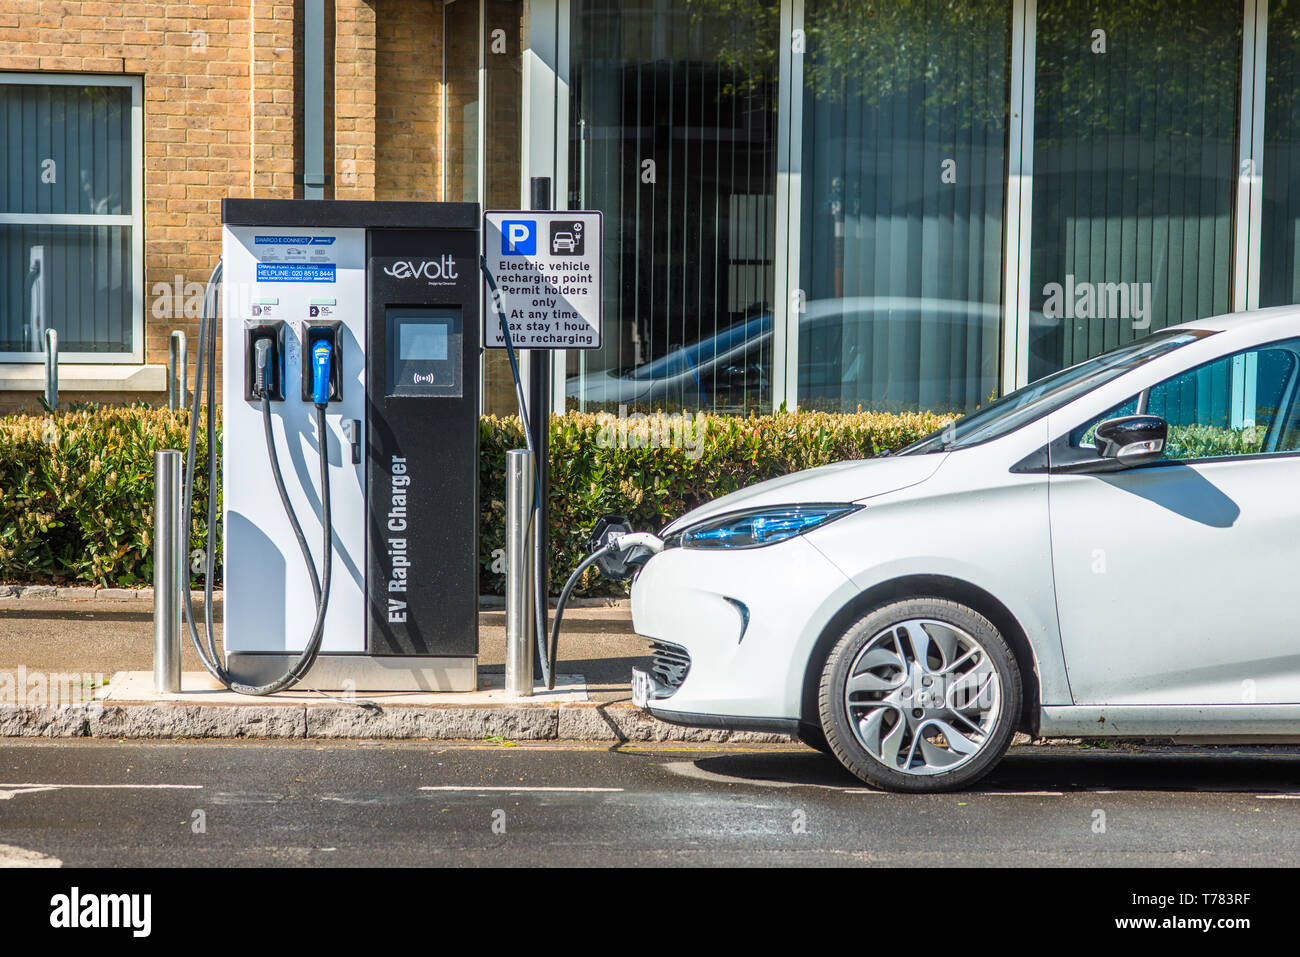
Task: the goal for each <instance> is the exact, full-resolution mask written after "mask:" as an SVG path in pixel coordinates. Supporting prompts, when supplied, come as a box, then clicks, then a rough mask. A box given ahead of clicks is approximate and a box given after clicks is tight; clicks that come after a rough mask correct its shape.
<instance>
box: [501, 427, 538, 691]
mask: <svg viewBox="0 0 1300 957" xmlns="http://www.w3.org/2000/svg"><path fill="white" fill-rule="evenodd" d="M532 517H533V454H532V453H531V452H529V451H528V450H527V449H511V450H510V451H509V452H507V453H506V693H507V694H510V695H513V696H515V697H519V698H526V697H530V696H531V695H532V693H533V646H534V643H535V641H536V635H535V633H534V629H535V620H534V618H533V527H532V521H531V519H532Z"/></svg>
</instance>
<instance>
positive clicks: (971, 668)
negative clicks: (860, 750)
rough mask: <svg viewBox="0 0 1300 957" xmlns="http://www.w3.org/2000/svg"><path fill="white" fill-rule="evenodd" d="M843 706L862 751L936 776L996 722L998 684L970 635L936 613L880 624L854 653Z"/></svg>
mask: <svg viewBox="0 0 1300 957" xmlns="http://www.w3.org/2000/svg"><path fill="white" fill-rule="evenodd" d="M844 690H845V694H844V708H845V712H846V714H847V716H848V719H849V725H850V727H852V728H853V732H854V734H855V735H856V736H857V739H858V741H859V742H860V743H861V744H862V746H863V747H864V748H866V749H867V752H868V753H869V754H870V755H871V756H872V757H873V758H875V759H876V760H877V761H879V762H880V763H881V764H883V765H885V767H887V768H890V769H892V770H895V771H902V772H904V773H906V774H937V773H939V772H941V771H951V770H953V769H955V768H957V767H960V766H961V765H963V764H965V763H966V762H967V761H969V760H970V759H971V758H973V757H974V756H975V755H976V754H978V753H979V751H980V748H982V747H983V746H984V745H985V744H986V743H987V742H988V740H989V735H990V733H991V732H992V730H993V727H994V725H995V724H996V723H997V717H998V704H999V701H1000V698H1001V682H1000V681H999V680H998V673H997V670H996V669H995V668H994V667H993V664H992V661H991V659H990V658H989V654H988V652H987V651H985V650H984V647H983V646H982V645H981V644H980V643H979V642H978V641H976V640H975V639H974V638H973V637H972V636H971V635H969V634H967V633H966V632H965V631H963V630H961V629H960V628H957V627H955V626H953V625H949V624H947V623H945V622H941V621H935V620H934V619H928V620H927V619H924V618H913V619H910V620H909V621H904V622H900V623H899V624H897V625H894V626H891V627H889V628H886V629H885V630H884V631H881V632H880V633H879V634H877V635H876V636H875V637H873V638H872V639H871V640H870V641H868V642H867V644H866V645H865V646H864V647H863V649H862V650H861V651H860V652H858V656H857V658H856V660H855V661H854V662H853V666H852V667H851V668H850V669H849V674H848V676H847V678H846V683H845V689H844Z"/></svg>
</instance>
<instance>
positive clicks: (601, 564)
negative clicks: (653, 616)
mask: <svg viewBox="0 0 1300 957" xmlns="http://www.w3.org/2000/svg"><path fill="white" fill-rule="evenodd" d="M587 548H588V550H589V551H590V554H588V555H587V557H586V558H584V559H583V560H582V561H581V562H579V563H578V567H577V568H575V569H574V570H573V574H572V575H570V576H569V580H568V581H567V582H565V583H564V588H563V589H562V590H561V591H560V600H559V601H558V602H556V604H555V620H554V622H553V623H552V625H551V643H550V647H549V648H548V649H547V659H548V662H549V664H550V669H549V670H548V671H547V672H546V674H547V675H549V676H550V680H549V682H548V684H547V687H548V688H553V687H554V686H555V658H556V655H557V654H558V652H559V647H560V621H561V620H562V619H563V618H564V606H565V605H567V604H568V603H569V596H570V595H571V594H573V588H574V586H575V585H577V584H578V579H579V578H581V577H582V573H583V572H584V571H586V570H587V569H588V568H590V567H591V566H592V565H595V566H596V569H597V571H599V572H600V573H601V574H602V575H604V576H605V577H606V578H612V579H616V580H618V579H624V578H631V577H632V576H633V575H634V574H635V573H636V570H637V569H639V568H640V567H641V566H642V565H644V564H645V563H646V562H648V561H649V560H650V559H651V558H653V557H654V556H655V555H658V554H659V553H660V552H662V551H663V550H664V543H663V539H661V538H659V537H658V536H657V535H652V534H651V533H649V532H634V531H632V523H631V522H629V521H628V520H627V518H626V517H625V516H622V515H604V516H602V517H601V518H600V519H599V520H598V521H597V522H596V526H595V528H593V529H592V531H591V535H590V536H589V537H588V539H587Z"/></svg>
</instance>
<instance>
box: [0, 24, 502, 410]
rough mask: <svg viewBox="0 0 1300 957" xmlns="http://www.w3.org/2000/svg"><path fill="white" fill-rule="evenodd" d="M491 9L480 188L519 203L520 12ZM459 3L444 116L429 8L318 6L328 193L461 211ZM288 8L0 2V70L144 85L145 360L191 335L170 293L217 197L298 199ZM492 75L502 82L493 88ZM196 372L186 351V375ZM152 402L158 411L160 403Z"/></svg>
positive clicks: (202, 240) (439, 29) (27, 401)
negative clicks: (325, 22) (131, 78)
mask: <svg viewBox="0 0 1300 957" xmlns="http://www.w3.org/2000/svg"><path fill="white" fill-rule="evenodd" d="M487 2H488V13H489V15H490V17H491V19H492V21H493V23H497V21H500V22H501V23H502V24H504V26H505V28H506V29H507V31H508V33H509V39H510V49H509V51H508V54H507V55H506V56H505V57H504V58H502V57H501V56H497V57H495V58H493V59H491V60H489V63H488V67H489V87H490V91H489V104H488V106H489V130H494V133H493V136H491V137H490V138H489V139H490V141H491V142H492V143H493V144H494V145H493V147H492V149H491V150H490V152H489V162H490V165H489V170H488V179H489V184H490V188H489V191H488V192H489V200H490V201H491V200H495V201H496V202H497V204H500V202H501V200H500V198H498V197H504V196H505V195H512V196H517V195H518V186H517V183H518V169H519V166H518V162H519V160H518V157H519V150H518V129H519V127H518V119H519V117H518V93H517V90H516V91H515V92H513V93H512V92H511V84H512V82H514V81H513V80H512V79H511V77H512V76H517V73H518V59H519V49H518V45H519V31H520V24H521V22H522V7H523V4H522V0H487ZM462 4H464V5H465V8H464V9H460V10H457V8H458V7H460V6H461V5H462ZM470 7H471V3H470V0H458V3H457V4H455V5H454V6H453V7H452V8H449V10H448V12H447V13H446V20H447V22H448V23H449V24H452V23H454V24H455V26H454V28H453V27H451V26H449V27H448V31H449V32H450V33H452V34H453V36H452V39H453V41H454V42H453V43H452V44H451V46H450V47H449V50H453V49H454V50H456V51H457V54H456V55H458V56H461V57H463V58H468V61H469V62H461V61H454V62H451V63H449V64H448V71H447V72H448V76H449V83H448V85H447V89H446V91H445V92H446V94H447V95H446V100H447V102H448V109H447V113H448V116H447V117H444V116H443V102H444V95H443V94H444V90H443V80H442V77H443V29H444V10H443V4H442V2H441V0H418V2H417V0H332V2H329V3H327V7H326V10H327V16H329V17H330V20H331V23H330V28H329V30H328V31H327V42H328V43H329V44H331V45H332V48H333V50H332V52H333V57H332V63H330V64H328V67H329V69H330V70H331V72H332V75H333V76H332V79H333V87H332V89H331V90H330V91H328V94H327V103H326V108H327V113H332V114H333V115H332V118H331V117H327V121H326V146H327V150H331V151H332V163H330V162H329V161H327V166H328V167H329V168H327V170H326V172H327V174H328V175H329V176H330V177H331V185H330V186H329V187H328V188H327V191H326V194H327V196H333V197H335V198H338V199H358V200H368V199H408V200H413V199H420V200H435V199H444V198H446V199H463V198H466V197H465V187H466V185H467V184H468V185H469V186H470V187H471V188H476V179H477V177H476V175H475V172H474V168H475V167H474V164H476V163H477V137H476V130H475V129H474V128H472V127H467V126H466V125H465V119H466V117H467V116H469V115H473V113H474V112H476V111H473V110H472V106H473V104H474V102H475V97H476V96H477V88H476V79H475V77H476V73H477V62H478V50H477V29H478V24H477V12H476V11H477V8H476V7H474V8H473V11H471V9H470ZM301 9H302V0H294V2H279V3H277V2H273V0H204V2H195V3H177V2H173V3H165V4H164V3H133V2H126V3H104V2H81V0H0V70H16V71H24V72H40V71H56V72H65V73H66V72H90V73H108V74H129V75H136V76H140V77H142V78H143V86H144V171H143V176H144V231H145V237H144V250H145V254H144V269H145V304H144V305H145V342H144V353H145V361H146V362H147V363H154V364H166V362H167V348H168V339H169V337H170V335H171V332H172V331H173V330H174V329H181V330H184V331H185V333H186V335H187V336H188V337H189V341H190V343H191V347H192V346H193V344H194V342H195V340H196V338H197V332H198V329H197V326H198V319H197V315H196V314H195V311H196V310H195V307H194V306H193V305H191V309H190V313H191V314H189V315H186V314H185V310H184V308H183V307H184V304H183V303H181V304H176V303H173V302H172V301H171V298H172V297H171V291H172V290H174V289H175V288H176V282H177V277H179V278H180V284H181V288H182V289H184V288H185V286H186V285H187V284H202V283H204V282H205V281H206V280H207V277H208V274H209V272H210V271H211V270H212V267H213V266H214V265H215V264H216V261H217V258H218V257H219V255H220V246H221V235H220V232H221V231H220V224H221V199H222V198H223V197H226V196H236V197H249V196H256V197H259V198H292V197H295V196H301V194H302V187H301V186H300V185H296V184H295V176H296V175H297V176H301V172H302V156H301V153H302V124H303V117H302V109H303V104H302V91H301V84H302V80H301V71H302V29H301V20H302V16H301ZM327 50H328V47H327ZM327 57H328V53H327ZM497 73H500V75H501V76H502V77H503V82H502V83H497V82H496V81H494V80H493V79H492V77H493V76H494V75H496V74H497ZM494 91H495V93H494ZM512 96H513V106H512V105H511V97H512ZM494 103H495V104H497V105H495V106H494V105H493V104H494ZM512 110H513V112H512ZM331 119H332V122H331ZM444 121H446V123H447V124H448V125H447V127H446V131H445V137H444ZM508 124H513V127H509V126H507V125H508ZM444 138H445V140H446V147H447V148H446V153H447V157H448V160H447V161H448V167H447V170H446V189H445V191H444V188H443V183H444V169H443V163H444ZM329 155H330V154H329V153H327V156H329ZM511 182H513V184H514V186H513V188H511V187H510V184H511ZM513 202H514V200H513V199H512V200H511V203H513ZM155 288H157V289H158V290H159V293H160V295H157V296H156V295H154V290H155ZM192 288H193V286H191V289H192ZM162 290H167V293H166V294H165V296H164V295H162V294H161V291H162ZM169 306H170V307H172V308H171V312H172V315H171V316H170V317H168V316H167V315H166V314H165V313H166V311H167V307H169ZM193 368H194V362H193V352H192V351H191V362H190V369H191V375H192V373H193ZM493 378H494V379H495V378H497V376H496V375H493ZM64 392H65V394H66V390H64ZM67 398H68V399H76V398H80V397H78V396H75V395H67ZM123 398H124V399H125V398H128V397H126V396H124V397H123ZM130 398H138V397H130ZM153 398H154V399H156V401H159V402H161V401H165V396H163V395H162V394H158V395H156V396H153ZM20 402H21V403H22V404H24V405H26V406H28V407H29V408H30V407H32V406H34V405H35V398H34V396H31V395H30V394H29V393H12V392H10V393H0V411H4V410H5V409H6V408H13V407H14V406H15V405H16V404H18V403H20Z"/></svg>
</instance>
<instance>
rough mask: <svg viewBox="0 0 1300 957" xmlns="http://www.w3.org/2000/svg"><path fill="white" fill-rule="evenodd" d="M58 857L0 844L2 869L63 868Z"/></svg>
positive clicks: (0, 864) (0, 865)
mask: <svg viewBox="0 0 1300 957" xmlns="http://www.w3.org/2000/svg"><path fill="white" fill-rule="evenodd" d="M62 866H63V862H62V861H61V860H59V859H58V858H57V857H50V856H49V855H48V854H40V853H38V852H36V851H29V850H27V848H25V847H14V846H13V845H12V844H0V867H62Z"/></svg>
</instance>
